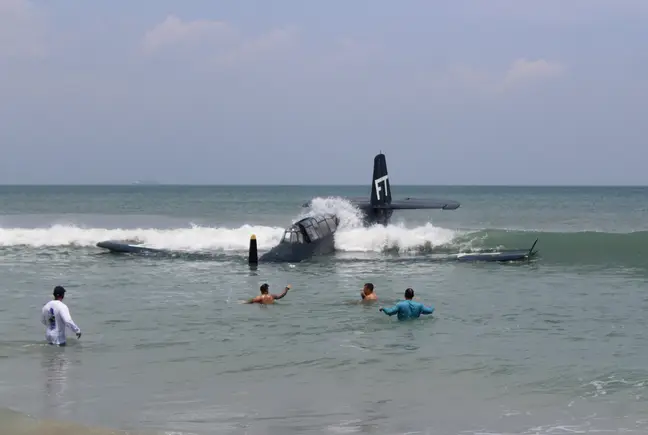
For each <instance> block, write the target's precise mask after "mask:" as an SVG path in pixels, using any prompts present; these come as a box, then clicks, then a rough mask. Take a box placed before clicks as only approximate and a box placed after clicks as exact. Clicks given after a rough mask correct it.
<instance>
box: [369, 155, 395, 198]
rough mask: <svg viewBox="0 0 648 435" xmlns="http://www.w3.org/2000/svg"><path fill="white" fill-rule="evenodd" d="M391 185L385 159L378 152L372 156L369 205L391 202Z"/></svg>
mask: <svg viewBox="0 0 648 435" xmlns="http://www.w3.org/2000/svg"><path fill="white" fill-rule="evenodd" d="M391 201H392V197H391V186H390V185H389V176H388V175H387V160H386V159H385V155H384V154H382V153H380V154H378V155H377V156H376V157H374V168H373V179H372V183H371V205H372V206H376V205H385V204H391Z"/></svg>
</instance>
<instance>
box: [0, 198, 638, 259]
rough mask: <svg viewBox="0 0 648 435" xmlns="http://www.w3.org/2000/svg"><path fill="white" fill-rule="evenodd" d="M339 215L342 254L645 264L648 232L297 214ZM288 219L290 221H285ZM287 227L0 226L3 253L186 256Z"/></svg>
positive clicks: (236, 245)
mask: <svg viewBox="0 0 648 435" xmlns="http://www.w3.org/2000/svg"><path fill="white" fill-rule="evenodd" d="M321 213H334V214H336V215H337V216H338V217H339V218H340V228H339V229H338V232H337V233H336V236H335V244H336V248H337V250H338V251H341V252H347V253H371V252H374V253H399V254H407V253H414V254H428V253H456V252H466V251H475V250H482V249H493V248H497V249H501V248H509V249H523V248H529V247H530V246H531V244H532V243H533V242H534V240H535V239H539V242H538V245H537V246H536V248H537V249H539V251H540V255H541V258H542V261H543V263H545V264H546V263H554V264H570V263H571V264H576V263H579V264H596V265H605V266H614V267H617V266H621V267H639V268H642V269H648V249H646V247H647V246H648V231H639V232H633V233H626V234H623V233H604V232H593V231H584V232H550V231H509V230H505V229H475V230H457V229H448V228H441V227H438V226H435V225H433V224H431V223H427V224H425V225H422V226H417V227H413V228H408V227H406V226H405V225H402V224H398V225H395V224H392V225H388V226H381V225H375V226H372V227H364V226H363V223H362V215H361V212H360V211H359V210H358V209H357V208H356V207H354V206H353V205H352V204H351V203H349V202H348V201H346V200H343V199H341V198H334V197H333V198H316V199H315V200H313V202H312V205H311V208H310V209H308V210H307V211H305V212H303V213H301V214H300V215H298V216H296V217H295V218H294V219H293V220H298V219H300V218H303V217H305V216H308V215H316V214H321ZM289 223H290V222H286V223H285V225H286V226H287V225H288V224H289ZM283 232H284V227H279V226H263V225H250V224H245V225H241V226H240V227H235V228H228V227H219V226H214V227H206V226H200V225H193V224H192V225H188V226H187V227H183V228H171V229H160V228H137V229H121V228H84V227H81V226H76V225H53V226H50V227H47V228H0V250H1V249H2V248H10V247H31V248H40V249H44V248H47V247H87V248H92V247H94V246H95V245H96V243H97V242H99V241H102V240H126V241H129V242H131V243H140V244H143V245H145V246H149V247H153V248H158V249H166V250H172V251H180V252H187V253H193V252H196V253H216V252H223V251H229V252H247V249H248V246H249V240H250V235H251V234H255V235H256V237H257V243H258V246H259V249H260V250H267V249H270V248H271V247H272V246H274V245H276V244H277V243H278V242H279V240H280V239H281V236H282V235H283Z"/></svg>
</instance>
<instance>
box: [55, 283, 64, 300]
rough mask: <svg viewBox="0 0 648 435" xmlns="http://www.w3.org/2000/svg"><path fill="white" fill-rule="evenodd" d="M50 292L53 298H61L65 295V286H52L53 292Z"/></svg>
mask: <svg viewBox="0 0 648 435" xmlns="http://www.w3.org/2000/svg"><path fill="white" fill-rule="evenodd" d="M52 294H53V295H54V299H56V300H61V299H63V298H64V297H65V288H63V287H62V286H60V285H57V286H56V287H54V292H53V293H52Z"/></svg>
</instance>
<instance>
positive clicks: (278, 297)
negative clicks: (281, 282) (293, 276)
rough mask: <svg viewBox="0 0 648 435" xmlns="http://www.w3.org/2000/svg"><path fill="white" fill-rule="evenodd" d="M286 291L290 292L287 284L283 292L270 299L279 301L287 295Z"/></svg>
mask: <svg viewBox="0 0 648 435" xmlns="http://www.w3.org/2000/svg"><path fill="white" fill-rule="evenodd" d="M288 290H290V284H288V285H287V286H286V288H285V289H284V291H283V292H281V294H280V295H272V297H273V298H274V299H281V298H283V297H284V296H286V295H287V294H288Z"/></svg>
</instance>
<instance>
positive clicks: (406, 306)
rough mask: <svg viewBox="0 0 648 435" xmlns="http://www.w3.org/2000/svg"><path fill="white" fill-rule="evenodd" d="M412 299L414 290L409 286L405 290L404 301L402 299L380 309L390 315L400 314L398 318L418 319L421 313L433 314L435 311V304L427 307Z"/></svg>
mask: <svg viewBox="0 0 648 435" xmlns="http://www.w3.org/2000/svg"><path fill="white" fill-rule="evenodd" d="M412 299H414V290H412V289H411V288H408V289H407V290H405V300H404V301H400V302H399V303H397V304H396V305H394V306H393V307H391V308H380V311H382V312H383V313H385V314H387V315H388V316H393V315H394V314H398V320H408V319H417V318H419V317H420V316H421V314H432V313H433V312H434V307H433V306H431V307H426V306H425V305H423V304H422V303H420V302H416V301H413V300H412Z"/></svg>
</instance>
